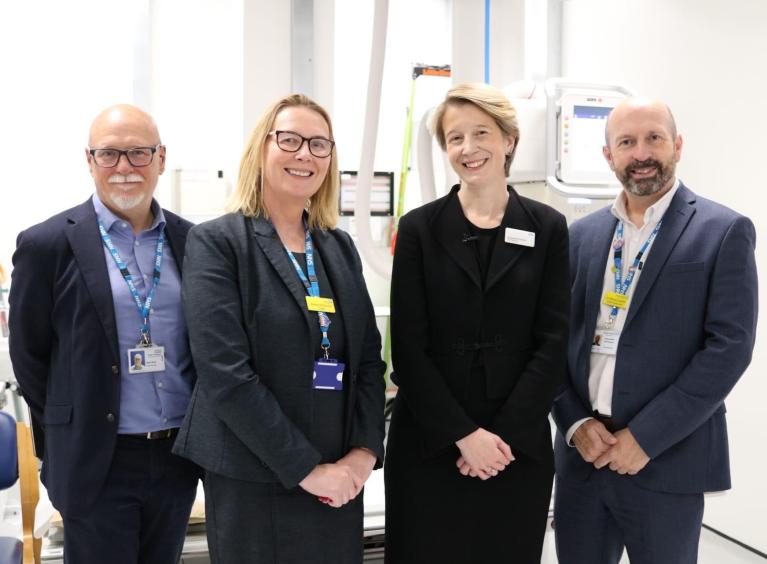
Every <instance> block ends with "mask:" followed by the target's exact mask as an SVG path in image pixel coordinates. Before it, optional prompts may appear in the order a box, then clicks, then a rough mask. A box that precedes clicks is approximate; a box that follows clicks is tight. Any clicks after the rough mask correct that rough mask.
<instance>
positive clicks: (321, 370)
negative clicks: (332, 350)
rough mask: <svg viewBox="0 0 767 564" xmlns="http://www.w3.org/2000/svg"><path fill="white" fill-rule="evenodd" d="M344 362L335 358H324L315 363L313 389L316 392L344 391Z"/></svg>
mask: <svg viewBox="0 0 767 564" xmlns="http://www.w3.org/2000/svg"><path fill="white" fill-rule="evenodd" d="M345 367H346V365H345V364H344V363H343V362H338V361H337V360H336V359H334V358H327V359H325V358H323V359H320V360H316V361H315V362H314V375H313V376H312V388H314V389H315V390H335V391H336V392H340V391H341V390H343V389H344V368H345Z"/></svg>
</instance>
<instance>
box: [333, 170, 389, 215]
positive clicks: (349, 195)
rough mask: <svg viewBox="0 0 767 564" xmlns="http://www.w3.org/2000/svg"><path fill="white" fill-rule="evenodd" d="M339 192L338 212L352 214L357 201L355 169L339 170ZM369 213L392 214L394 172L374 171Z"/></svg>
mask: <svg viewBox="0 0 767 564" xmlns="http://www.w3.org/2000/svg"><path fill="white" fill-rule="evenodd" d="M340 174H341V191H340V192H341V193H340V196H339V212H340V214H341V215H354V209H355V206H356V203H357V171H356V170H342V171H341V173H340ZM370 215H377V216H392V215H394V173H393V172H374V173H373V181H372V182H371V185H370Z"/></svg>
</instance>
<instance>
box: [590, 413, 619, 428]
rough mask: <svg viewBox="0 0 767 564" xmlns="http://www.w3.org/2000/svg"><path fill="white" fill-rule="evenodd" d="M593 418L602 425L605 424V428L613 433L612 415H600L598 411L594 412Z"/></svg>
mask: <svg viewBox="0 0 767 564" xmlns="http://www.w3.org/2000/svg"><path fill="white" fill-rule="evenodd" d="M594 419H596V420H597V421H599V422H600V423H602V425H604V426H605V429H607V430H608V431H610V432H611V433H614V432H615V431H616V428H615V423H614V422H613V418H612V417H608V416H607V415H602V414H601V413H599V412H598V411H595V412H594Z"/></svg>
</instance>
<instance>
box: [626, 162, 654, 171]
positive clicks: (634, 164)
mask: <svg viewBox="0 0 767 564" xmlns="http://www.w3.org/2000/svg"><path fill="white" fill-rule="evenodd" d="M650 167H653V168H656V169H659V170H660V169H662V168H663V165H661V163H659V162H658V161H656V160H655V159H647V160H646V161H634V162H632V163H631V164H630V165H628V166H627V167H626V172H634V171H635V170H637V169H640V168H650Z"/></svg>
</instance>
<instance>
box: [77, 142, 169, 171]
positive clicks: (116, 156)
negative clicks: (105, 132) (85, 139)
mask: <svg viewBox="0 0 767 564" xmlns="http://www.w3.org/2000/svg"><path fill="white" fill-rule="evenodd" d="M160 147H162V145H155V146H154V147H133V148H131V149H125V150H124V151H121V150H120V149H111V148H107V149H89V150H88V152H89V153H90V154H91V155H92V156H93V159H94V160H95V161H96V164H97V165H99V166H100V167H102V168H113V167H116V166H117V163H119V162H120V157H121V156H123V155H125V157H126V158H127V159H128V162H129V163H130V164H131V166H136V167H141V166H148V165H150V164H151V163H152V159H154V154H155V153H156V152H157V149H159V148H160Z"/></svg>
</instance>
